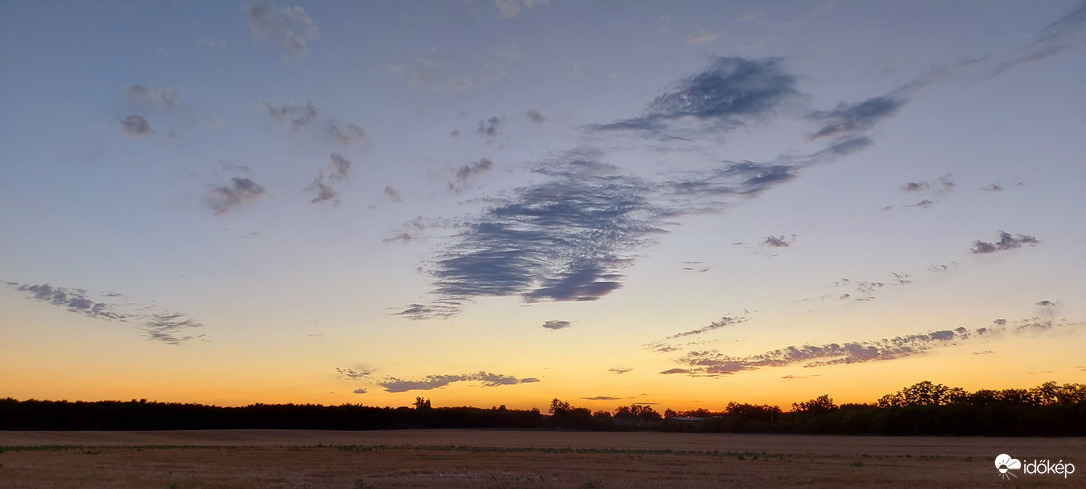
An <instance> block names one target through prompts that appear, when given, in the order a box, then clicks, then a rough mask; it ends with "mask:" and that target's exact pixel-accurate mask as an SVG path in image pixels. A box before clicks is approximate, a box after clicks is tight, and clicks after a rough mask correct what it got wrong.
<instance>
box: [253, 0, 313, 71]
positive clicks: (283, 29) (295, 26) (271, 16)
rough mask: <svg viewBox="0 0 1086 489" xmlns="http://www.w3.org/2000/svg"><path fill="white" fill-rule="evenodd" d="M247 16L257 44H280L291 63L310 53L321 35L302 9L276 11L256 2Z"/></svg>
mask: <svg viewBox="0 0 1086 489" xmlns="http://www.w3.org/2000/svg"><path fill="white" fill-rule="evenodd" d="M245 13H246V14H248V16H249V29H250V30H251V31H252V34H253V42H260V41H264V40H269V41H271V42H273V43H275V44H278V45H279V47H280V48H282V49H283V50H284V51H285V52H286V54H287V57H288V59H289V57H291V56H293V57H295V58H298V57H301V56H304V55H306V54H308V53H309V41H310V40H313V39H316V38H317V36H318V35H319V34H320V30H319V29H317V24H315V23H314V22H313V19H311V18H309V15H308V14H306V12H305V9H304V8H302V7H283V8H276V7H275V6H273V5H270V4H268V3H265V2H259V1H257V2H252V3H250V4H249V5H248V6H247V7H246V9H245Z"/></svg>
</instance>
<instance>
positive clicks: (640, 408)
mask: <svg viewBox="0 0 1086 489" xmlns="http://www.w3.org/2000/svg"><path fill="white" fill-rule="evenodd" d="M407 428H514V429H573V430H593V431H674V432H720V433H809V434H855V435H859V434H880V435H988V436H1086V384H1062V385H1061V384H1057V383H1055V382H1048V383H1045V384H1041V385H1039V386H1037V387H1034V388H1031V389H1004V390H989V389H982V390H978V391H975V392H968V391H966V390H964V389H961V388H957V387H947V386H945V385H942V384H935V383H932V382H929V381H924V382H920V383H917V384H914V385H912V386H909V387H905V388H903V389H901V390H900V391H898V392H896V393H893V394H887V395H885V396H882V397H881V398H879V399H878V400H877V401H876V402H874V403H865V404H843V405H837V404H836V403H834V401H833V399H832V398H831V397H830V396H829V395H822V396H818V397H816V398H814V399H810V400H808V401H803V402H797V403H794V404H792V406H791V409H790V410H789V411H784V410H782V409H781V408H780V407H779V406H772V405H756V404H740V403H735V402H731V403H728V404H727V405H726V406H725V407H724V409H722V410H720V411H710V410H706V409H702V408H699V409H694V410H688V411H674V410H672V409H665V410H664V412H662V413H661V412H658V411H657V410H656V409H655V408H653V407H652V406H651V405H647V404H631V405H629V406H620V407H618V408H617V409H615V410H614V411H595V412H593V411H591V410H590V409H588V408H582V407H576V406H572V405H570V403H568V402H565V401H561V400H559V399H557V398H555V399H554V400H552V401H551V404H550V409H549V412H548V414H547V415H545V414H543V413H541V412H540V411H539V410H538V409H528V410H518V409H508V408H506V407H505V406H504V405H503V406H498V407H491V408H490V409H486V408H476V407H438V408H434V407H432V405H431V403H430V400H429V399H424V398H422V397H418V398H416V400H415V403H414V406H413V407H398V408H391V407H383V408H382V407H372V406H364V405H361V404H343V405H340V406H324V405H319V404H252V405H249V406H242V407H220V406H208V405H202V404H181V403H163V402H148V401H147V400H146V399H142V400H138V401H137V400H132V401H127V402H122V401H98V402H83V401H77V402H68V401H39V400H34V399H31V400H26V401H19V400H16V399H12V398H6V399H0V429H3V430H191V429H315V430H377V429H407Z"/></svg>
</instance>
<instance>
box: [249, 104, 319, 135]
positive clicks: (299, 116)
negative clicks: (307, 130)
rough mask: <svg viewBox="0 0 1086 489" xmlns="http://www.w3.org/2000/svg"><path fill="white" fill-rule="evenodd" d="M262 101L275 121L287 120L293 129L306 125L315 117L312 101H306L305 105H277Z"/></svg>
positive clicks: (315, 109) (315, 112)
mask: <svg viewBox="0 0 1086 489" xmlns="http://www.w3.org/2000/svg"><path fill="white" fill-rule="evenodd" d="M262 103H263V104H264V108H265V109H266V110H267V111H268V115H270V116H272V118H273V119H275V121H276V122H280V123H283V122H289V123H290V127H291V129H292V130H294V131H297V130H299V129H301V128H303V127H306V126H308V125H309V123H311V122H313V120H314V119H316V118H317V113H318V111H317V108H316V107H315V106H314V105H313V102H306V103H305V105H302V104H283V105H280V106H278V107H276V106H274V105H272V104H269V103H267V102H262Z"/></svg>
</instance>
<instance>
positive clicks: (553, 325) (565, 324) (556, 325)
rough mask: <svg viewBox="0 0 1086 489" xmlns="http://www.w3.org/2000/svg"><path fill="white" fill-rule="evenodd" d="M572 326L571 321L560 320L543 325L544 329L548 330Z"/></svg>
mask: <svg viewBox="0 0 1086 489" xmlns="http://www.w3.org/2000/svg"><path fill="white" fill-rule="evenodd" d="M572 325H573V323H570V322H569V321H558V320H552V321H546V322H544V323H543V327H544V328H547V329H565V328H568V327H570V326H572Z"/></svg>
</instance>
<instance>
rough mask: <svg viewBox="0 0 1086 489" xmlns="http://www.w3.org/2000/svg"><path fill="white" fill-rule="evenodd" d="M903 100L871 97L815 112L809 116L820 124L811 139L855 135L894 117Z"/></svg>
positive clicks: (894, 97) (892, 97) (891, 97)
mask: <svg viewBox="0 0 1086 489" xmlns="http://www.w3.org/2000/svg"><path fill="white" fill-rule="evenodd" d="M904 103H905V100H904V99H902V98H899V97H896V96H881V97H873V98H869V99H867V100H864V101H863V102H858V103H840V104H837V107H835V108H834V109H833V110H827V111H816V112H813V113H811V115H810V116H809V117H810V118H811V119H813V120H815V121H818V122H820V123H822V127H821V128H820V129H819V130H818V131H816V132H815V133H814V134H812V135H811V137H810V138H811V139H818V138H823V137H839V136H847V135H855V134H857V133H860V132H863V131H866V130H868V129H871V128H872V127H874V125H875V124H876V123H878V122H879V121H881V120H882V119H885V118H887V117H890V116H892V115H894V114H895V113H896V112H897V110H898V109H899V108H901V106H902V105H904Z"/></svg>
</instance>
